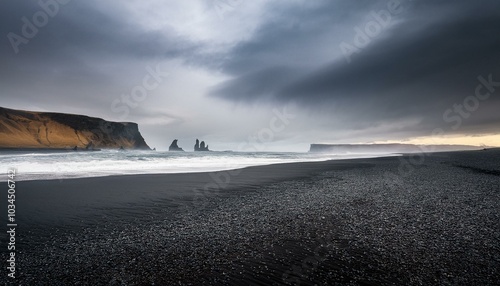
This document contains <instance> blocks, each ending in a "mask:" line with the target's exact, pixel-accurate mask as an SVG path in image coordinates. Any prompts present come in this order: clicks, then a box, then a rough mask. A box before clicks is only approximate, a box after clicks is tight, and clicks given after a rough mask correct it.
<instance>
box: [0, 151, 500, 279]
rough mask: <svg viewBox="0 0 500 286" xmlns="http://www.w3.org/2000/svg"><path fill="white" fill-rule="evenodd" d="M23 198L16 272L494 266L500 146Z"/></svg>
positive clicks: (321, 274)
mask: <svg viewBox="0 0 500 286" xmlns="http://www.w3.org/2000/svg"><path fill="white" fill-rule="evenodd" d="M16 203H17V219H18V225H19V226H18V229H17V236H18V240H17V246H18V254H17V257H18V264H17V267H18V272H19V273H18V276H19V277H18V278H17V280H16V284H19V283H22V284H25V285H72V284H77V285H496V283H497V281H499V280H500V150H498V149H496V150H487V151H475V152H453V153H435V154H432V155H425V156H421V155H411V156H404V157H402V158H396V157H389V158H377V159H357V160H342V161H328V162H317V163H292V164H279V165H270V166H260V167H250V168H245V169H242V170H238V171H230V172H216V173H194V174H168V175H134V176H114V177H102V178H87V179H73V180H53V181H25V182H19V183H18V185H17V200H16ZM0 211H1V213H6V212H7V211H6V209H5V205H4V204H2V205H1V206H0ZM4 221H5V220H4ZM4 225H5V224H4ZM6 238H7V237H6V236H2V245H3V246H5V245H6ZM5 252H6V247H2V254H3V255H4V257H6V256H5V255H6V253H5ZM4 280H6V275H3V276H2V277H0V282H3V281H4ZM2 284H4V283H2Z"/></svg>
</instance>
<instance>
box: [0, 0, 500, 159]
mask: <svg viewBox="0 0 500 286" xmlns="http://www.w3.org/2000/svg"><path fill="white" fill-rule="evenodd" d="M0 5H1V6H0V35H1V36H2V41H1V44H0V63H1V65H0V92H1V103H0V106H3V107H8V108H16V109H26V110H36V111H55V112H66V113H77V114H85V115H90V116H96V117H101V118H104V119H107V120H113V121H133V122H137V123H138V124H139V126H140V130H141V132H142V134H143V136H144V137H145V139H146V142H148V144H149V145H150V146H151V147H157V148H158V149H166V148H168V145H170V143H171V141H172V140H173V139H179V145H180V146H181V147H184V148H185V149H187V150H191V149H192V146H193V145H194V140H195V139H196V138H200V139H202V140H205V141H207V142H208V144H209V145H210V147H211V148H212V149H215V150H228V149H232V150H238V149H240V150H251V149H252V148H253V149H259V150H294V151H307V150H308V148H309V144H310V143H368V142H384V141H389V142H417V143H418V142H426V143H431V142H437V143H467V144H487V145H496V146H500V136H499V134H500V1H498V0H484V1H470V0H453V1H452V0H450V1H440V0H400V1H397V0H391V1H387V0H384V1H374V0H358V1H353V0H350V1H347V0H345V1H336V0H324V1H323V0H318V1H306V0H303V1H302V0H276V1H263V0H254V1H243V0H215V1H212V0H199V1H198V0H188V1H174V0H151V1H144V0H142V1H139V0H132V1H118V0H108V1H94V0H88V1H77V0H73V1H71V0H70V1H68V0H59V2H56V0H41V1H28V0H26V1H13V0H12V1H2V3H1V4H0ZM433 134H437V135H433ZM250 146H253V147H250Z"/></svg>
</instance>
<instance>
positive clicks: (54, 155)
mask: <svg viewBox="0 0 500 286" xmlns="http://www.w3.org/2000/svg"><path fill="white" fill-rule="evenodd" d="M380 156H382V155H381V154H343V155H334V154H323V153H293V152H232V151H225V152H216V151H211V152H168V151H116V150H103V151H95V152H72V151H68V152H61V151H53V152H51V151H45V152H26V151H9V152H2V153H0V165H1V168H2V170H1V171H2V173H3V174H7V172H8V170H9V169H16V172H17V176H16V179H17V181H29V180H53V179H69V178H89V177H102V176H111V175H134V174H168V173H196V172H214V171H224V170H231V169H238V168H244V167H250V166H261V165H270V164H278V163H294V162H319V161H327V160H337V159H353V158H372V157H380ZM384 156H387V154H385V155H384ZM4 179H5V178H4ZM0 181H4V180H3V179H2V178H0Z"/></svg>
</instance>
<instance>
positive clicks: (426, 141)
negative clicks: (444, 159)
mask: <svg viewBox="0 0 500 286" xmlns="http://www.w3.org/2000/svg"><path fill="white" fill-rule="evenodd" d="M376 143H404V144H417V145H420V144H421V145H447V144H451V145H473V146H488V147H500V134H493V135H477V136H464V135H461V136H459V135H457V136H439V137H432V136H425V137H417V138H412V139H409V140H404V141H391V142H376Z"/></svg>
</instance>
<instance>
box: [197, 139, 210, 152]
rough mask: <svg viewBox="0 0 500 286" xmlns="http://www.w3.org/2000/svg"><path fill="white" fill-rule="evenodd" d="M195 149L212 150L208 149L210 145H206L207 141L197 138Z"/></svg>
mask: <svg viewBox="0 0 500 286" xmlns="http://www.w3.org/2000/svg"><path fill="white" fill-rule="evenodd" d="M194 151H210V150H208V145H207V146H205V141H201V143H200V140H198V139H196V144H195V145H194Z"/></svg>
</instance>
